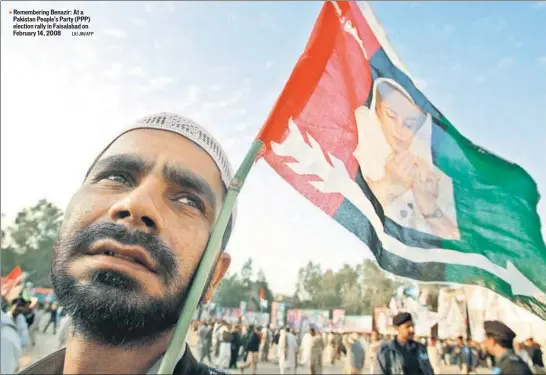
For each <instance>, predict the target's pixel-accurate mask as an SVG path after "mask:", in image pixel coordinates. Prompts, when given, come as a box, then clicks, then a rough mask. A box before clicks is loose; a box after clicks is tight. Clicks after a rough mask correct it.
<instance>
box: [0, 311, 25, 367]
mask: <svg viewBox="0 0 546 375" xmlns="http://www.w3.org/2000/svg"><path fill="white" fill-rule="evenodd" d="M1 314H2V316H1V319H2V320H1V331H0V339H1V346H0V350H1V354H2V356H1V360H0V370H1V371H0V373H2V374H14V373H15V372H16V371H17V369H18V368H19V357H20V356H21V353H22V345H21V337H20V335H19V330H18V329H17V325H16V324H15V321H14V320H13V314H11V313H9V312H4V311H3V310H2V312H1Z"/></svg>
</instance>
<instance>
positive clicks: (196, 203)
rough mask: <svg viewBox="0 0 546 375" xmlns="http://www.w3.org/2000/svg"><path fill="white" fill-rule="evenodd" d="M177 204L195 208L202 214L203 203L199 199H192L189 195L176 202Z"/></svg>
mask: <svg viewBox="0 0 546 375" xmlns="http://www.w3.org/2000/svg"><path fill="white" fill-rule="evenodd" d="M176 201H177V202H178V203H182V204H186V205H188V206H190V207H193V208H197V209H198V210H199V211H202V212H204V209H205V207H204V205H203V202H201V200H200V199H199V198H196V197H193V196H191V195H184V196H182V197H180V198H178V199H177V200H176Z"/></svg>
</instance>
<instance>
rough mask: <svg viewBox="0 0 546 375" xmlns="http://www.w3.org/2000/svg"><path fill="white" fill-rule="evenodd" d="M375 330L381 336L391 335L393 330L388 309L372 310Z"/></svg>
mask: <svg viewBox="0 0 546 375" xmlns="http://www.w3.org/2000/svg"><path fill="white" fill-rule="evenodd" d="M374 320H375V329H376V331H377V332H378V333H380V334H382V335H388V334H392V333H393V331H394V329H393V327H392V316H391V311H390V309H389V308H388V307H378V308H375V309H374Z"/></svg>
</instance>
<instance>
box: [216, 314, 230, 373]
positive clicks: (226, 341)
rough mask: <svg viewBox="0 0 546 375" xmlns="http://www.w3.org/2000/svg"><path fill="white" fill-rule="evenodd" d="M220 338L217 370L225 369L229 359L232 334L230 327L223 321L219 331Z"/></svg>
mask: <svg viewBox="0 0 546 375" xmlns="http://www.w3.org/2000/svg"><path fill="white" fill-rule="evenodd" d="M219 336H220V339H219V340H220V351H219V355H218V368H221V369H227V368H228V367H229V362H230V359H231V341H232V340H233V334H232V333H231V327H230V325H229V324H227V323H226V322H225V321H223V322H222V325H221V326H220V329H219Z"/></svg>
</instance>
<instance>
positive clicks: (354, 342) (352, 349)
mask: <svg viewBox="0 0 546 375" xmlns="http://www.w3.org/2000/svg"><path fill="white" fill-rule="evenodd" d="M344 345H345V347H346V348H347V357H346V359H345V366H344V373H345V374H362V371H363V370H364V361H365V351H364V347H363V346H362V343H361V342H360V335H359V334H358V333H354V332H353V333H351V334H349V335H347V336H345V340H344Z"/></svg>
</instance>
